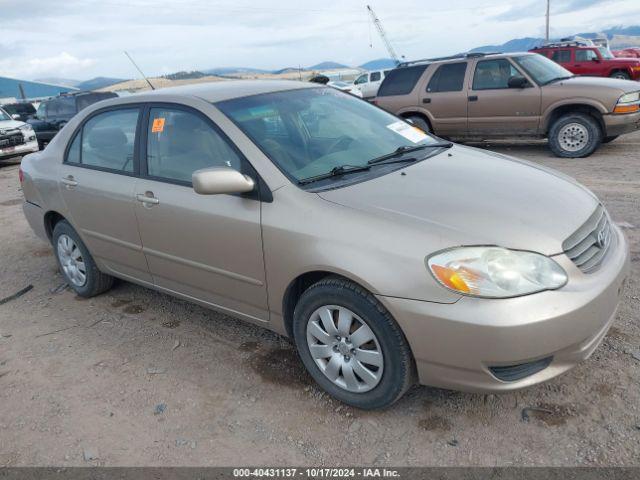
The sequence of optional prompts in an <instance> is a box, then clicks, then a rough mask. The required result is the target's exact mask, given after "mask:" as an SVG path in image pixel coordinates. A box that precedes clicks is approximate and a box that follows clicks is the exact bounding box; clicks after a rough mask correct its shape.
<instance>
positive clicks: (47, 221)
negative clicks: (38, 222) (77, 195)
mask: <svg viewBox="0 0 640 480" xmlns="http://www.w3.org/2000/svg"><path fill="white" fill-rule="evenodd" d="M62 220H67V219H66V218H65V217H64V216H63V215H62V214H60V213H58V212H56V211H55V210H49V211H48V212H47V213H45V214H44V231H45V232H46V234H47V238H48V239H49V241H50V242H52V241H53V229H54V228H55V226H56V224H57V223H58V222H60V221H62ZM67 221H68V220H67Z"/></svg>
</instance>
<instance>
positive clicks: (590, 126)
mask: <svg viewBox="0 0 640 480" xmlns="http://www.w3.org/2000/svg"><path fill="white" fill-rule="evenodd" d="M600 143H602V130H601V129H600V125H598V122H597V120H596V119H595V118H593V117H592V116H590V115H587V114H586V113H568V114H566V115H563V116H561V117H560V118H558V119H557V120H556V121H555V122H554V123H553V125H551V129H550V130H549V147H550V148H551V151H552V152H553V153H554V154H555V155H557V156H558V157H565V158H579V157H587V156H589V155H591V154H592V153H593V152H594V151H595V150H596V149H597V148H598V147H599V146H600Z"/></svg>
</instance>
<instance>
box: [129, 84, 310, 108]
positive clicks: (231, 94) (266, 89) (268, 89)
mask: <svg viewBox="0 0 640 480" xmlns="http://www.w3.org/2000/svg"><path fill="white" fill-rule="evenodd" d="M301 88H322V85H319V84H317V83H308V82H299V81H295V80H221V81H218V82H210V83H197V84H191V85H181V86H179V87H168V88H162V89H160V90H153V91H151V92H149V91H146V92H144V93H140V94H134V95H130V96H128V97H126V98H134V97H135V96H136V95H150V96H152V97H156V98H157V99H158V101H162V98H163V97H169V96H176V95H184V96H190V97H199V98H201V99H203V100H205V101H207V102H212V103H215V102H220V101H223V100H230V99H232V98H240V97H248V96H251V95H259V94H261V93H272V92H282V91H285V90H297V89H301Z"/></svg>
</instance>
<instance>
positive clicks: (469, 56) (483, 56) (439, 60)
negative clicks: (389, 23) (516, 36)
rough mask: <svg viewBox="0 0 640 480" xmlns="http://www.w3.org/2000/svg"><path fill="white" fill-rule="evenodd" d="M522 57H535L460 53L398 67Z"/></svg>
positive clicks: (524, 53)
mask: <svg viewBox="0 0 640 480" xmlns="http://www.w3.org/2000/svg"><path fill="white" fill-rule="evenodd" d="M516 55H517V56H522V55H535V53H532V52H489V53H475V52H472V53H462V54H459V55H451V56H449V57H438V58H425V59H423V60H413V61H407V62H402V63H400V65H398V67H400V68H402V67H412V66H414V65H430V64H436V63H438V64H439V63H453V62H460V61H466V60H471V59H474V58H475V59H478V60H484V59H486V58H488V59H491V58H509V57H514V56H516Z"/></svg>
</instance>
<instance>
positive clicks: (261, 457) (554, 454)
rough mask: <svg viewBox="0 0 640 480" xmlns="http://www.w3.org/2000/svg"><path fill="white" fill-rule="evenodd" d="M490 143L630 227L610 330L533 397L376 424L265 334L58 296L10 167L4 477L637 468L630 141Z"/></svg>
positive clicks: (635, 232)
mask: <svg viewBox="0 0 640 480" xmlns="http://www.w3.org/2000/svg"><path fill="white" fill-rule="evenodd" d="M490 147H491V148H493V149H495V150H499V151H501V152H505V153H508V154H512V155H516V156H519V157H523V158H527V159H530V160H533V161H535V162H539V163H542V164H545V165H548V166H551V167H554V168H557V169H559V170H561V171H563V172H565V173H567V174H569V175H572V176H574V177H576V178H577V179H578V180H579V181H580V182H582V183H583V184H585V185H587V186H588V187H590V188H591V189H593V190H594V191H595V192H596V193H597V194H598V195H599V196H600V198H601V199H602V200H603V201H604V203H605V204H606V206H607V208H608V209H609V211H610V212H611V214H612V216H613V218H614V220H615V221H616V222H618V223H620V224H621V225H623V226H624V229H625V232H626V234H627V236H628V238H629V239H630V241H631V250H632V256H633V263H632V275H631V278H630V280H629V282H628V283H627V286H626V290H625V291H624V299H623V301H622V304H621V306H620V310H619V314H618V318H617V320H616V322H615V324H614V326H613V327H612V329H611V331H610V332H609V334H608V336H607V337H606V339H605V341H604V343H603V344H602V345H601V346H600V348H599V349H598V350H597V351H596V353H595V354H594V355H593V356H592V358H591V359H589V360H588V361H587V362H584V363H583V364H582V365H580V366H578V368H576V369H574V370H573V371H572V372H570V373H568V374H565V375H563V376H561V377H560V378H557V379H556V380H554V381H552V382H550V383H547V384H545V385H540V386H537V387H534V388H531V389H529V390H526V391H523V392H519V393H513V394H507V395H500V396H493V395H488V396H484V395H473V394H463V393H456V392H450V391H445V390H439V389H434V388H426V387H415V388H414V389H412V390H411V391H410V392H409V394H408V395H407V396H406V397H405V398H404V399H402V400H401V401H400V402H399V403H397V404H396V405H395V406H393V407H392V408H390V409H388V410H386V411H380V412H362V411H358V410H354V409H352V408H349V407H345V406H343V405H341V404H339V403H338V402H336V401H334V400H332V399H330V398H328V397H327V396H326V395H325V394H323V393H322V392H321V391H320V390H319V389H318V388H316V387H315V385H313V384H312V383H311V382H310V380H309V378H308V377H307V376H306V375H305V374H304V372H303V370H302V366H301V364H300V363H299V362H298V360H297V358H296V354H295V353H294V350H293V349H292V346H291V345H290V344H289V343H288V341H287V340H286V339H284V338H281V337H278V336H276V335H274V334H272V333H269V332H267V331H265V330H262V329H260V328H257V327H253V326H250V325H247V324H245V323H242V322H241V321H238V320H234V319H232V318H229V317H226V316H224V315H220V314H217V313H214V312H211V311H208V310H205V309H203V308H200V307H197V306H194V305H190V304H188V303H185V302H183V301H179V300H176V299H174V298H171V297H169V296H166V295H163V294H158V293H154V292H152V291H150V290H146V289H144V288H141V287H137V286H134V285H131V284H127V283H120V284H118V285H117V286H116V288H114V289H113V290H112V291H111V292H109V293H107V294H105V295H102V296H100V297H97V298H94V299H91V300H83V299H80V298H78V297H76V296H75V295H74V294H73V293H71V292H70V291H69V290H61V291H59V289H57V287H59V286H60V285H61V284H62V283H63V282H62V278H61V276H60V275H59V274H58V273H57V270H56V265H55V261H54V257H53V256H52V253H51V249H50V247H49V246H48V245H46V244H45V243H43V242H42V241H40V240H38V239H37V238H36V237H35V236H34V235H33V233H32V232H31V230H30V229H29V228H28V226H27V223H26V221H25V220H24V218H23V216H22V211H21V193H20V190H19V183H18V178H17V177H18V172H17V171H18V167H17V166H16V165H13V166H4V167H2V168H0V245H2V247H1V255H0V280H1V283H0V299H1V298H4V297H7V296H9V295H11V294H13V293H15V292H16V291H18V290H20V289H22V288H23V287H25V286H27V285H33V289H32V290H31V291H29V292H27V293H26V294H24V295H23V296H21V297H20V298H18V299H15V300H12V301H9V302H7V303H5V304H3V305H0V466H7V465H11V466H14V465H96V464H100V465H240V464H252V465H257V464H263V465H283V464H297V465H336V464H341V465H354V464H355V465H364V464H378V465H386V464H389V465H396V466H398V465H486V466H494V465H514V464H515V465H634V464H636V465H637V464H639V463H640V388H639V385H640V313H639V312H640V153H639V152H640V134H636V135H632V136H627V137H624V138H620V139H618V140H617V141H615V142H613V143H612V144H610V145H606V146H604V147H603V148H602V149H601V150H600V151H599V152H597V153H596V154H595V155H593V156H592V157H590V158H587V159H580V160H560V159H557V158H553V157H551V156H550V155H549V153H548V151H547V148H546V146H545V145H544V144H543V143H528V144H520V145H516V146H513V145H512V146H507V145H505V144H494V145H491V146H490ZM634 355H635V356H634ZM530 408H537V410H535V409H531V410H530ZM527 418H528V420H527Z"/></svg>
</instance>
